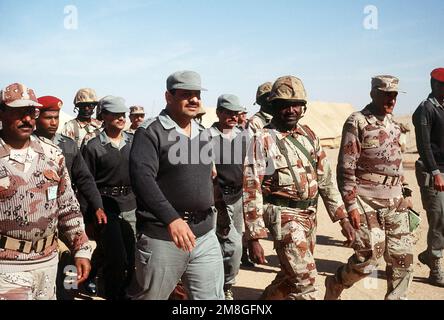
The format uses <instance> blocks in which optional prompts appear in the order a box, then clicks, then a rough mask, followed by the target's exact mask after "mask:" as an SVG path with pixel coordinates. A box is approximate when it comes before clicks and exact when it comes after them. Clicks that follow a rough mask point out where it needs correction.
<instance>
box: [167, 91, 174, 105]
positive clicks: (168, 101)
mask: <svg viewBox="0 0 444 320" xmlns="http://www.w3.org/2000/svg"><path fill="white" fill-rule="evenodd" d="M172 99H173V95H172V94H171V92H169V91H165V100H166V102H167V105H169V104H170V103H171V102H172Z"/></svg>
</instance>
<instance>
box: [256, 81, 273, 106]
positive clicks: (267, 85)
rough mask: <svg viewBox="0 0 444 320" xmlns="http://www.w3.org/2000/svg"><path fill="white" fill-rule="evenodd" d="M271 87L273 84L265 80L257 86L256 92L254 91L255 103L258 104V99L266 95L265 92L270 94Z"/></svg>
mask: <svg viewBox="0 0 444 320" xmlns="http://www.w3.org/2000/svg"><path fill="white" fill-rule="evenodd" d="M272 87H273V84H272V83H271V82H265V83H263V84H261V85H260V86H259V87H258V88H257V92H256V103H257V104H260V103H261V101H260V99H261V98H262V97H263V96H264V95H266V94H270V91H271V88H272Z"/></svg>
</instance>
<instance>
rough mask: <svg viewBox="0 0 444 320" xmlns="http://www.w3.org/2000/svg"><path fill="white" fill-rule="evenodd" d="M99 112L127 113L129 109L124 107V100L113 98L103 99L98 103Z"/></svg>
mask: <svg viewBox="0 0 444 320" xmlns="http://www.w3.org/2000/svg"><path fill="white" fill-rule="evenodd" d="M99 107H100V110H101V111H108V112H111V113H127V112H129V109H128V108H127V107H126V106H125V99H123V98H120V97H114V96H106V97H103V98H102V99H101V100H100V101H99Z"/></svg>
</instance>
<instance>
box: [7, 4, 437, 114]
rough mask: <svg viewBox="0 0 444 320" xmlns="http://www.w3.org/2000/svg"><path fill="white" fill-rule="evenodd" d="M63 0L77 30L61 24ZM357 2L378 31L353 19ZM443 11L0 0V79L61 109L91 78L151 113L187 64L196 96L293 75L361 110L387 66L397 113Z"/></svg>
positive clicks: (423, 83) (411, 90) (420, 95)
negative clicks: (199, 84) (394, 81)
mask: <svg viewBox="0 0 444 320" xmlns="http://www.w3.org/2000/svg"><path fill="white" fill-rule="evenodd" d="M67 5H74V6H76V8H77V10H78V29H77V30H67V29H66V28H64V21H65V19H66V17H67V15H66V14H65V13H64V8H65V6H67ZM367 5H374V6H376V8H377V9H378V13H379V16H378V17H379V18H378V22H379V26H378V29H377V30H366V29H365V28H364V26H363V21H364V19H365V18H366V16H367V15H366V14H365V13H364V8H365V7H366V6H367ZM443 16H444V2H443V1H442V0H424V1H421V2H418V1H415V2H413V1H398V0H390V1H388V0H386V1H369V0H366V1H361V0H339V1H305V0H299V1H295V0H277V1H261V0H256V1H253V0H224V1H215V0H163V1H160V0H152V1H142V0H140V1H114V0H94V1H93V0H92V1H85V0H77V1H76V0H69V1H68V0H66V1H65V0H40V1H35V0H34V1H32V0H28V1H12V0H11V1H10V0H0V39H1V41H0V74H1V81H0V86H1V87H4V86H5V85H7V84H9V83H12V82H22V83H24V84H26V85H27V86H29V87H31V88H33V89H35V91H36V93H37V95H38V96H41V95H56V96H58V97H60V98H62V100H64V102H65V105H64V110H65V111H66V112H68V113H70V114H72V107H73V106H72V100H73V97H74V94H75V92H76V91H77V89H79V88H81V87H92V88H94V89H96V91H97V93H98V95H99V96H105V95H109V94H112V95H117V96H122V97H124V98H125V99H126V100H127V103H128V105H133V104H141V105H144V106H145V107H146V109H147V112H148V113H149V114H150V115H155V114H157V113H158V112H159V111H160V110H161V109H162V108H163V107H164V91H165V80H166V78H167V77H168V75H169V74H171V73H172V72H174V71H177V70H184V69H188V70H195V71H197V72H199V73H200V74H201V75H202V80H203V86H204V87H206V88H207V89H208V90H209V91H208V92H206V93H204V94H203V100H204V103H205V105H207V106H214V105H215V104H216V100H217V97H218V96H219V95H220V94H222V93H233V94H236V95H238V96H239V97H240V98H241V101H242V102H243V103H244V104H245V105H246V106H247V108H248V109H249V110H250V111H251V112H253V111H254V110H255V108H256V107H255V106H253V102H254V96H255V92H256V88H257V86H258V85H259V84H260V83H262V82H265V81H268V80H270V81H273V80H274V79H276V78H277V77H279V76H282V75H295V76H298V77H300V78H301V79H302V80H303V81H304V84H305V87H306V90H307V92H308V96H309V99H310V100H315V101H330V102H349V103H352V104H353V105H354V106H355V107H356V108H357V109H360V108H361V107H363V106H364V105H365V104H367V103H368V102H369V99H370V98H369V91H370V78H371V77H372V76H374V75H377V74H393V75H395V76H398V77H399V78H400V79H401V87H402V89H404V90H405V91H407V94H403V95H401V96H400V98H399V99H398V106H397V109H396V113H398V114H406V113H410V112H413V111H414V109H415V108H416V106H417V105H418V104H419V102H420V101H421V100H422V99H424V98H425V97H426V95H427V94H428V93H429V74H430V71H431V70H432V69H433V68H435V67H444V43H443V40H442V39H443V30H444V28H443V27H444V25H443Z"/></svg>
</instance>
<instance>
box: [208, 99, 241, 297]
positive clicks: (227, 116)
mask: <svg viewBox="0 0 444 320" xmlns="http://www.w3.org/2000/svg"><path fill="white" fill-rule="evenodd" d="M243 111H244V107H243V106H241V104H240V101H239V98H238V97H237V96H235V95H232V94H223V95H221V96H220V97H219V98H218V100H217V109H216V114H217V117H218V118H219V121H218V122H216V123H214V124H213V126H212V127H211V128H210V132H211V136H212V140H213V143H214V146H215V148H214V153H215V162H216V170H217V182H218V183H219V186H220V188H221V190H222V192H223V198H224V202H225V204H226V208H227V210H228V212H229V215H230V218H231V228H230V232H229V233H228V234H227V235H223V234H221V233H220V232H217V236H218V238H219V242H220V245H221V249H222V255H223V259H224V271H225V283H224V292H225V300H234V297H233V292H232V291H231V287H232V286H233V284H235V282H236V276H237V274H238V273H239V267H240V259H241V256H242V233H243V229H244V227H243V225H244V219H243V204H242V184H243V164H244V159H245V155H246V149H247V143H248V137H249V135H248V132H247V131H246V130H244V129H242V128H240V127H238V120H239V116H240V114H241V113H242V112H243Z"/></svg>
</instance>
